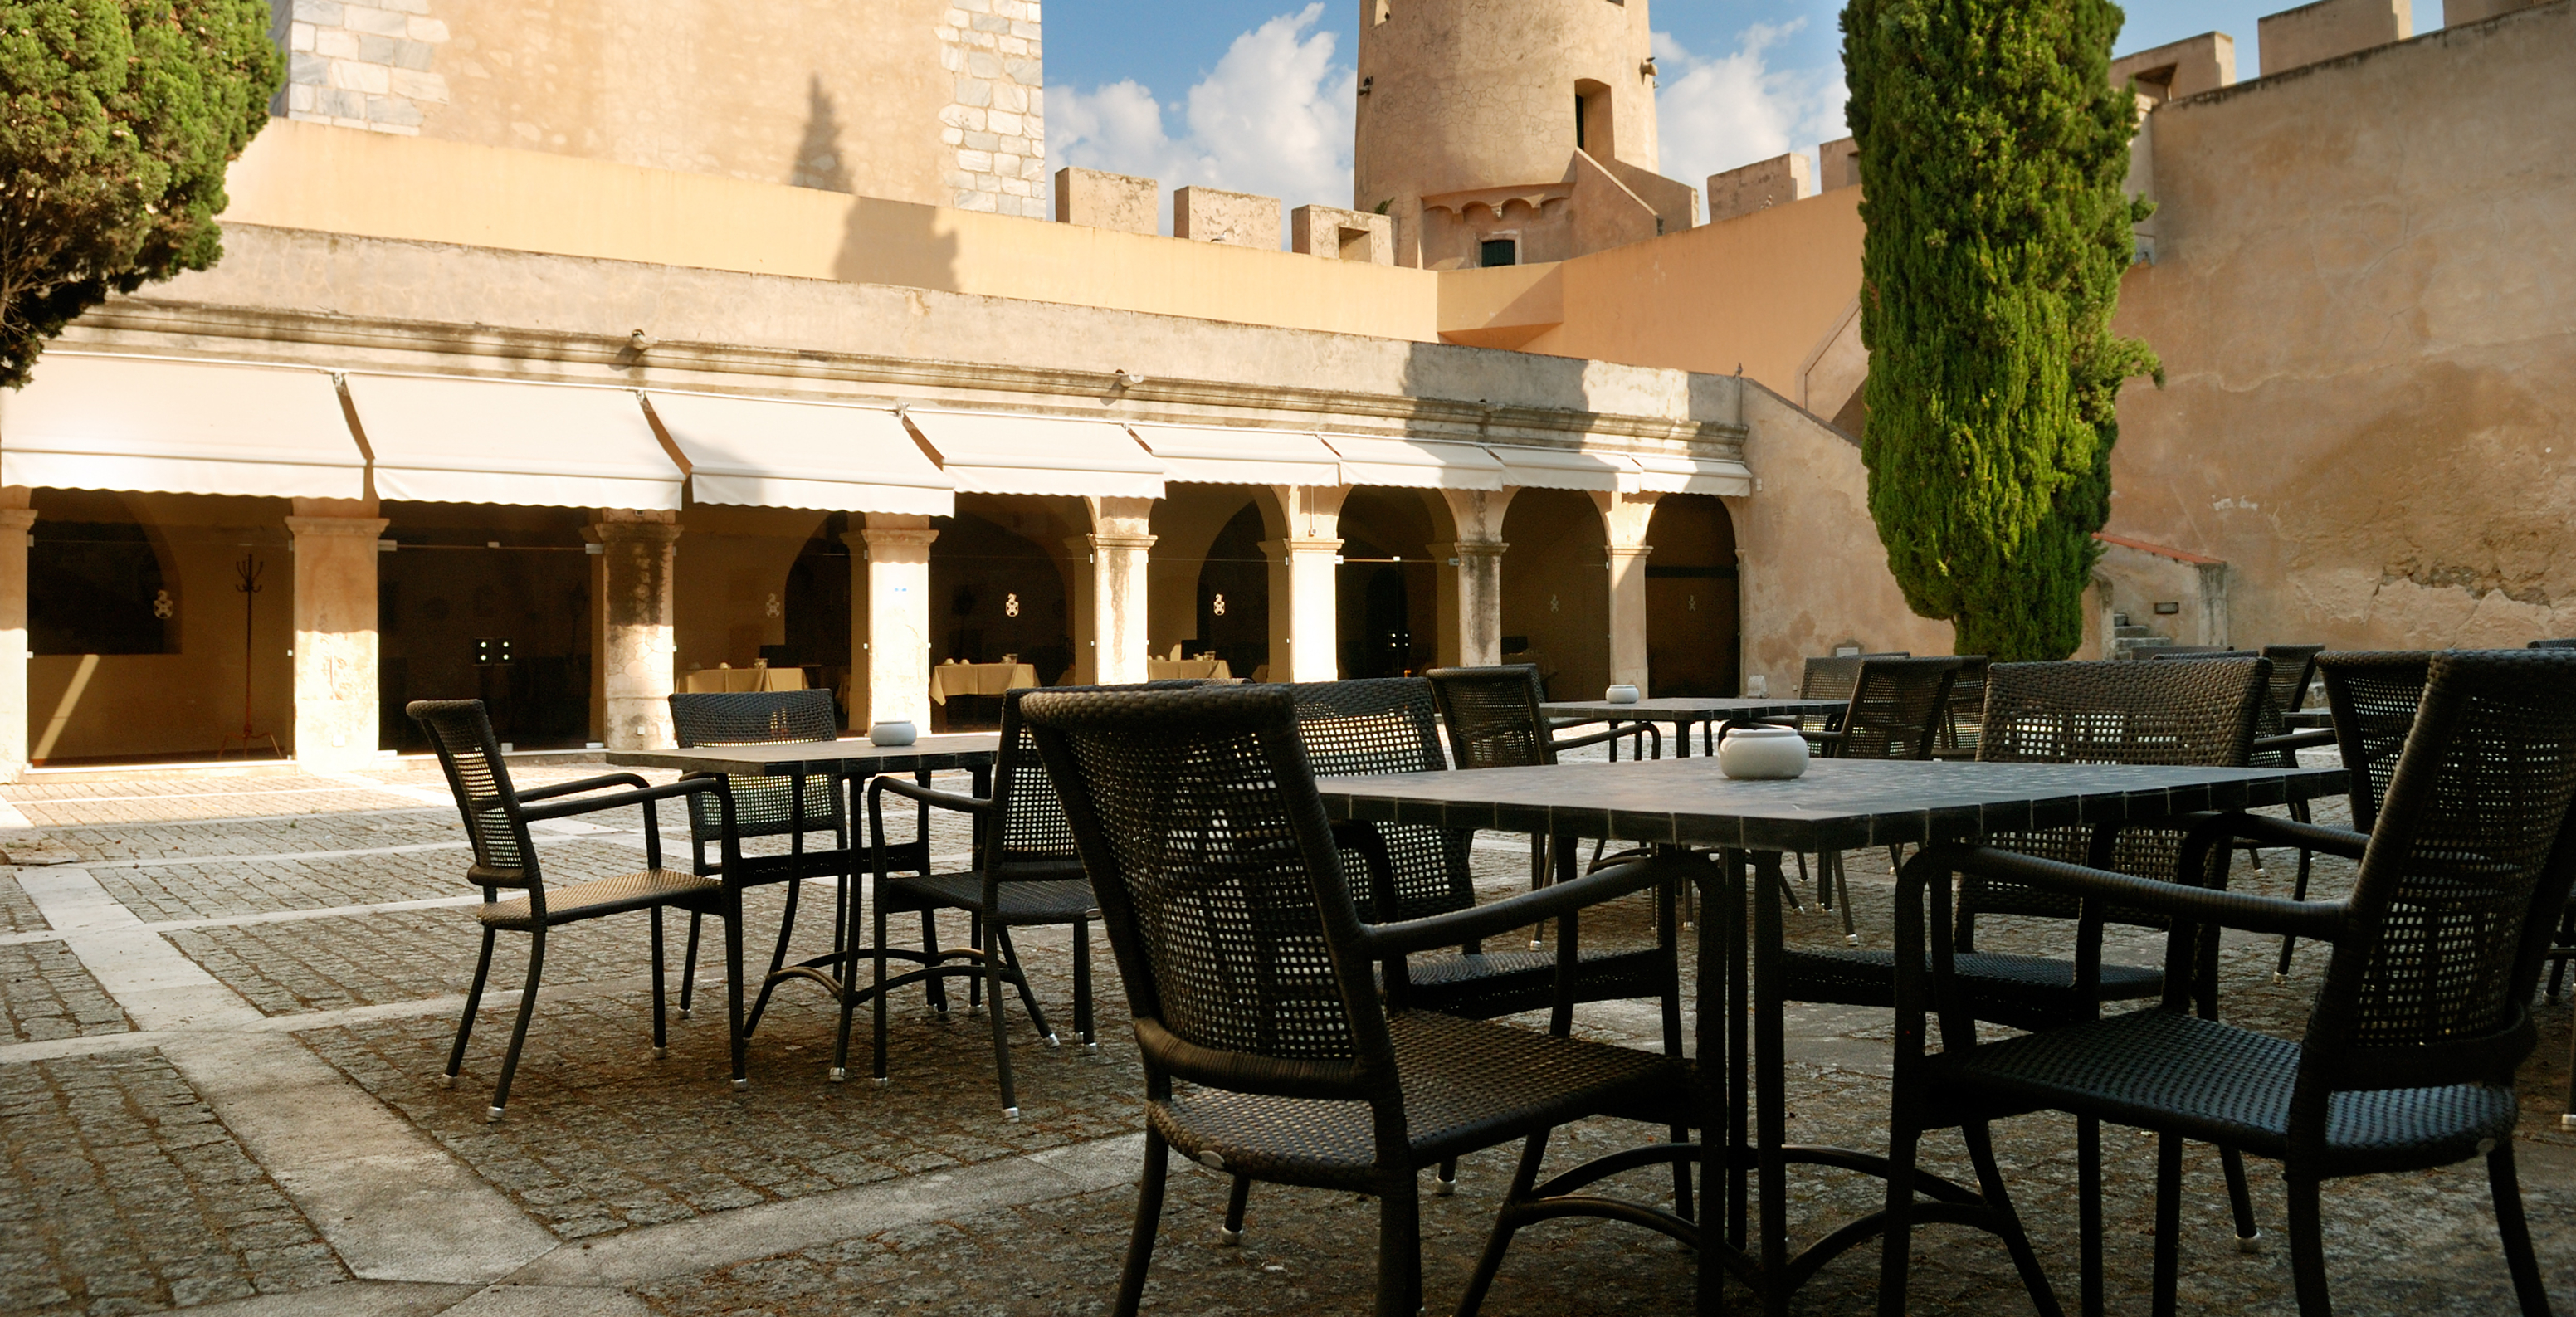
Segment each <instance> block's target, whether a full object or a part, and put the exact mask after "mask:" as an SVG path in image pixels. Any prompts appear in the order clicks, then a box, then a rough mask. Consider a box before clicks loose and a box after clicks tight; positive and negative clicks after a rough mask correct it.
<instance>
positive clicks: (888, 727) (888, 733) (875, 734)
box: [868, 721, 921, 745]
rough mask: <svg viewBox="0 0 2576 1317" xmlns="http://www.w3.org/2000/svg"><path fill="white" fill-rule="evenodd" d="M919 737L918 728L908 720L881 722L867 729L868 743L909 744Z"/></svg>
mask: <svg viewBox="0 0 2576 1317" xmlns="http://www.w3.org/2000/svg"><path fill="white" fill-rule="evenodd" d="M920 739H921V731H920V729H918V728H916V727H914V726H913V725H912V724H911V723H910V722H909V721H895V722H882V723H878V724H877V725H876V726H874V727H871V728H869V729H868V744H870V745H910V744H912V743H913V742H915V741H917V740H920Z"/></svg>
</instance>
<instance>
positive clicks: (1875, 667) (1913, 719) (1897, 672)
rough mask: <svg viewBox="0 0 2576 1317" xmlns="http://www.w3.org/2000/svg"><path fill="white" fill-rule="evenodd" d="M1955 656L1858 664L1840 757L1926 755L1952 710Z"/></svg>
mask: <svg viewBox="0 0 2576 1317" xmlns="http://www.w3.org/2000/svg"><path fill="white" fill-rule="evenodd" d="M1959 663H1960V660H1958V659H1955V658H1874V659H1870V660H1868V661H1866V662H1864V663H1862V664H1861V666H1860V678H1859V680H1858V681H1856V682H1854V683H1853V685H1852V695H1851V703H1850V705H1849V706H1847V707H1846V708H1845V709H1844V710H1843V723H1842V740H1841V741H1839V742H1837V743H1835V749H1834V753H1835V754H1836V755H1837V756H1839V757H1841V758H1844V759H1928V758H1930V757H1931V755H1932V745H1933V742H1934V741H1935V740H1936V739H1937V738H1938V737H1939V736H1940V734H1941V728H1942V725H1943V722H1944V720H1945V717H1946V715H1947V714H1948V713H1949V709H1950V687H1951V684H1952V682H1953V681H1955V680H1956V678H1957V677H1958V673H1959Z"/></svg>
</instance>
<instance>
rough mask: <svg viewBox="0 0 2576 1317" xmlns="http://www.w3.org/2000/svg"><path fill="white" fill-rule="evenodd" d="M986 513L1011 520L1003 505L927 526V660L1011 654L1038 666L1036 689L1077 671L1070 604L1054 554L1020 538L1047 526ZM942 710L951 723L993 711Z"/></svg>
mask: <svg viewBox="0 0 2576 1317" xmlns="http://www.w3.org/2000/svg"><path fill="white" fill-rule="evenodd" d="M965 501H966V500H965V499H962V498H961V499H959V500H958V502H959V503H960V504H961V505H962V504H963V503H965ZM997 502H998V500H997ZM988 511H989V512H994V513H998V514H1000V515H1002V516H1004V517H1009V516H1011V509H1009V508H1008V507H994V508H989V509H978V510H977V511H972V512H970V511H968V510H966V508H964V507H963V506H960V507H959V508H958V510H957V514H956V515H955V516H953V517H948V518H940V519H935V520H934V521H933V523H932V524H933V525H935V526H936V527H937V528H938V530H939V538H938V539H937V540H935V541H933V542H932V543H931V546H930V661H931V662H932V663H934V664H937V663H945V662H948V661H949V660H951V659H954V660H956V661H958V662H960V663H993V662H1000V661H1002V659H1003V658H1004V657H1005V656H1008V655H1014V654H1016V655H1018V656H1019V661H1020V662H1022V663H1026V664H1028V665H1030V666H1031V667H1033V668H1035V669H1037V678H1038V682H1039V683H1040V684H1041V685H1048V686H1052V685H1057V684H1060V683H1061V682H1063V681H1064V680H1065V678H1066V675H1067V674H1068V673H1069V672H1071V671H1072V669H1073V666H1074V664H1073V657H1074V655H1073V609H1072V607H1071V599H1070V596H1069V594H1068V592H1067V590H1066V588H1065V579H1064V572H1063V568H1062V567H1061V566H1060V564H1059V562H1058V559H1057V556H1056V555H1055V554H1051V553H1049V552H1047V550H1046V549H1045V547H1044V546H1043V545H1041V544H1040V543H1038V541H1037V540H1035V539H1032V538H1031V537H1030V536H1029V535H1027V534H1024V533H1022V532H1023V530H1026V529H1037V530H1039V531H1040V533H1044V530H1046V529H1051V527H1046V526H1030V525H1026V524H1023V525H1021V526H1020V527H1019V528H1016V529H1015V528H1014V527H1012V526H1005V525H1004V524H1002V522H1001V521H999V520H996V519H994V518H993V517H988V516H986V515H984V513H985V512H988ZM1013 520H1014V521H1017V522H1023V523H1025V522H1026V521H1027V520H1028V519H1027V518H1013ZM1039 520H1041V521H1044V520H1047V519H1045V518H1040V519H1039ZM952 703H954V701H952ZM984 703H986V704H987V705H990V704H992V702H991V701H985V702H984ZM946 712H947V716H948V722H949V725H951V726H960V725H968V724H976V723H985V724H989V723H990V722H991V721H992V719H993V717H994V716H995V715H996V713H997V707H983V708H970V709H954V708H952V709H949V710H947V711H946Z"/></svg>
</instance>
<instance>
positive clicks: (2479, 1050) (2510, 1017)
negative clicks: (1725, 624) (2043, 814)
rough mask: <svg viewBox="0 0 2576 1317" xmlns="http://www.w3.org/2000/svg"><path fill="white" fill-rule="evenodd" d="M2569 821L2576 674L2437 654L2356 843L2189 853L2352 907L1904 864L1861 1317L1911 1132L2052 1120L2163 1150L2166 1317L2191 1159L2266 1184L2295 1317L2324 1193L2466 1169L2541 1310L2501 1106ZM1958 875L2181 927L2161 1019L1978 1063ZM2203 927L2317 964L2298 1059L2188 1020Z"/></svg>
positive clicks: (1947, 860) (2240, 1034)
mask: <svg viewBox="0 0 2576 1317" xmlns="http://www.w3.org/2000/svg"><path fill="white" fill-rule="evenodd" d="M2332 671H2333V669H2332V668H2331V667H2329V669H2328V672H2329V680H2330V681H2331V673H2332ZM2331 689H2332V688H2331V686H2330V687H2329V690H2331ZM2571 800H2576V655H2566V654H2537V653H2531V652H2528V651H2519V650H2515V651H2491V652H2486V653H2450V654H2441V655H2436V656H2434V658H2433V659H2432V663H2431V672H2430V677H2429V680H2428V682H2427V685H2426V687H2425V690H2424V699H2423V707H2422V711H2421V714H2420V715H2419V716H2418V717H2417V719H2416V720H2415V725H2414V730H2413V732H2412V734H2411V735H2410V736H2409V738H2408V740H2407V743H2406V749H2405V751H2404V754H2403V755H2402V756H2401V758H2400V759H2399V761H2398V766H2397V768H2396V771H2395V773H2394V775H2393V776H2392V777H2391V778H2390V779H2389V784H2388V789H2387V794H2386V796H2385V797H2384V800H2383V808H2382V809H2381V811H2380V814H2379V817H2378V819H2377V827H2376V829H2375V830H2374V831H2373V832H2372V833H2370V834H2368V835H2364V834H2362V833H2358V832H2350V831H2345V830H2342V829H2335V828H2321V827H2316V826H2313V825H2307V824H2299V823H2293V822H2290V821H2287V820H2283V819H2277V818H2268V817H2264V816H2261V815H2251V814H2233V815H2220V816H2210V818H2209V820H2208V821H2207V823H2206V824H2205V825H2204V830H2203V831H2201V832H2199V833H2197V834H2196V835H2195V837H2194V839H2193V840H2194V844H2195V845H2196V846H2200V847H2211V846H2213V844H2214V843H2216V842H2219V841H2222V840H2223V839H2224V838H2225V837H2226V836H2228V835H2230V834H2233V835H2241V836H2252V837H2257V838H2260V839H2263V840H2267V841H2270V842H2273V843H2274V844H2288V845H2306V846H2311V847H2314V848H2316V849H2318V850H2321V851H2325V852H2327V853H2329V854H2337V855H2342V856H2345V857H2347V858H2351V859H2355V860H2358V861H2359V862H2360V865H2361V869H2360V874H2359V877H2358V879H2357V880H2356V882H2355V884H2354V888H2353V893H2352V896H2351V897H2350V898H2349V899H2348V900H2343V901H2322V902H2299V901H2285V900H2281V899H2279V898H2275V897H2264V896H2253V895H2243V894H2237V893H2229V892H2218V891H2208V890H2199V889H2194V888H2191V887H2186V886H2181V885H2177V884H2169V883H2158V882H2152V881H2146V880H2142V879H2140V878H2136V877H2132V876H2129V875H2126V874H2120V873H2112V872H2107V871H2104V870H2101V869H2099V868H2093V867H2087V866H2082V865H2075V864H2067V863H2062V862H2056V861H2050V860H2041V859H2036V858H2032V857H2029V856H2021V855H2013V854H2009V853H2006V852H2003V851H1998V850H1992V849H1982V848H1979V849H1971V848H1942V849H1938V850H1933V851H1928V852H1926V853H1925V854H1924V855H1922V856H1920V857H1918V859H1917V860H1916V862H1915V863H1914V864H1912V865H1909V866H1908V867H1907V870H1906V873H1905V876H1904V879H1903V882H1902V884H1901V887H1900V896H1899V912H1900V918H1899V925H1898V926H1899V937H1900V941H1899V944H1898V955H1897V963H1898V965H1899V966H1900V967H1901V977H1900V982H1899V985H1898V997H1899V1003H1900V1004H1899V1007H1898V1018H1897V1038H1898V1040H1899V1045H1898V1048H1897V1053H1896V1056H1897V1102H1896V1106H1895V1109H1894V1112H1893V1121H1892V1126H1893V1129H1892V1133H1893V1140H1892V1146H1891V1149H1890V1153H1891V1158H1890V1160H1891V1163H1892V1172H1893V1173H1892V1174H1891V1175H1890V1177H1889V1180H1888V1188H1887V1193H1888V1198H1887V1210H1888V1231H1887V1239H1886V1253H1885V1258H1884V1267H1883V1272H1882V1276H1881V1279H1880V1288H1879V1303H1880V1311H1881V1312H1882V1313H1887V1314H1897V1313H1902V1312H1903V1311H1904V1302H1905V1283H1906V1265H1907V1253H1908V1249H1907V1233H1908V1219H1909V1216H1910V1214H1911V1213H1912V1211H1913V1203H1912V1198H1913V1194H1912V1174H1911V1170H1912V1166H1913V1163H1914V1158H1915V1147H1916V1141H1917V1139H1918V1138H1919V1136H1920V1134H1921V1133H1922V1132H1923V1131H1925V1130H1927V1129H1938V1128H1946V1127H1950V1126H1960V1127H1962V1128H1964V1129H1965V1130H1966V1131H1967V1132H1968V1134H1969V1136H1970V1138H1971V1140H1972V1142H1982V1141H1983V1140H1984V1138H1985V1130H1986V1125H1987V1122H1989V1121H1990V1120H1993V1119H1998V1118H2002V1117H2006V1116H2010V1115H2016V1114H2019V1113H2022V1112H2027V1111H2033V1110H2060V1111H2067V1112H2071V1113H2074V1114H2075V1115H2077V1116H2078V1117H2079V1118H2080V1119H2083V1120H2087V1121H2093V1120H2109V1121H2115V1122H2117V1123H2119V1124H2123V1125H2130V1126H2135V1127H2139V1128H2144V1129H2151V1130H2154V1131H2156V1132H2157V1134H2158V1135H2159V1136H2160V1137H2159V1144H2158V1149H2157V1154H2158V1155H2157V1166H2156V1222H2155V1240H2156V1262H2155V1286H2154V1299H2155V1310H2156V1311H2157V1312H2158V1313H2160V1314H2161V1313H2170V1312H2172V1311H2173V1310H2174V1299H2175V1294H2174V1291H2175V1283H2176V1276H2177V1271H2178V1261H2177V1254H2176V1245H2177V1236H2178V1235H2179V1233H2180V1205H2179V1202H2178V1188H2179V1180H2180V1176H2181V1171H2182V1147H2181V1141H2182V1140H2183V1139H2186V1138H2189V1139H2199V1140H2203V1141H2206V1142H2210V1143H2215V1144H2217V1145H2219V1146H2220V1147H2221V1148H2224V1149H2227V1150H2230V1151H2233V1152H2239V1153H2250V1154H2252V1155H2255V1156H2258V1157H2264V1158H2269V1159H2272V1160H2275V1161H2278V1162H2280V1163H2282V1167H2283V1170H2284V1171H2285V1172H2286V1173H2287V1178H2288V1181H2289V1209H2290V1265H2291V1272H2292V1275H2293V1276H2294V1277H2295V1279H2296V1281H2297V1286H2298V1294H2299V1306H2300V1309H2301V1311H2303V1312H2307V1313H2311V1314H2323V1313H2326V1312H2328V1311H2330V1304H2329V1300H2328V1297H2327V1275H2326V1263H2325V1246H2324V1241H2323V1235H2322V1229H2321V1226H2320V1222H2319V1219H2318V1213H2319V1206H2320V1202H2319V1200H2320V1189H2321V1186H2322V1185H2323V1183H2324V1181H2326V1180H2328V1179H2333V1178H2337V1177H2342V1176H2352V1175H2377V1174H2386V1173H2390V1172H2399V1171H2410V1170H2422V1169H2429V1168H2432V1167H2438V1166H2448V1165H2452V1164H2455V1163H2458V1162H2462V1161H2467V1160H2470V1159H2472V1158H2478V1157H2483V1158H2484V1159H2485V1161H2486V1164H2487V1175H2488V1181H2489V1184H2490V1187H2491V1189H2492V1191H2493V1194H2494V1199H2495V1211H2496V1222H2497V1226H2498V1229H2499V1232H2500V1233H2501V1235H2502V1237H2503V1243H2504V1253H2505V1258H2506V1261H2507V1265H2508V1267H2509V1269H2510V1271H2511V1274H2512V1277H2513V1282H2514V1289H2515V1292H2516V1294H2517V1296H2518V1297H2519V1299H2520V1302H2521V1307H2522V1310H2523V1312H2525V1313H2528V1314H2536V1313H2545V1312H2547V1311H2548V1310H2549V1307H2548V1302H2549V1301H2548V1296H2547V1294H2546V1293H2545V1291H2544V1288H2543V1285H2542V1281H2541V1275H2540V1268H2539V1265H2538V1262H2537V1260H2536V1259H2535V1258H2534V1256H2533V1253H2532V1246H2531V1239H2530V1235H2529V1232H2528V1230H2527V1229H2526V1228H2525V1225H2524V1221H2523V1212H2522V1196H2521V1191H2520V1188H2519V1186H2518V1183H2517V1180H2516V1176H2515V1171H2514V1158H2513V1135H2514V1124H2515V1119H2516V1115H2517V1111H2518V1107H2517V1103H2516V1100H2515V1097H2514V1092H2513V1083H2514V1072H2515V1070H2516V1068H2517V1067H2518V1066H2519V1065H2520V1064H2521V1062H2522V1061H2523V1060H2524V1058H2526V1057H2528V1056H2529V1055H2530V1054H2531V1050H2532V1048H2533V1046H2535V1044H2536V1041H2537V1038H2536V1031H2535V1028H2534V1026H2533V1023H2532V1019H2531V1013H2530V999H2531V994H2532V989H2533V986H2534V983H2535V981H2536V980H2537V979H2538V977H2539V973H2540V961H2541V956H2542V954H2543V951H2544V949H2545V947H2546V945H2547V939H2548V931H2549V924H2550V922H2551V921H2552V920H2553V919H2554V918H2555V917H2556V916H2557V914H2558V912H2559V911H2560V910H2561V909H2562V908H2563V907H2564V906H2565V905H2566V902H2567V899H2568V892H2569V888H2570V886H2571V884H2576V827H2571V826H2570V812H2569V804H2570V802H2571ZM1954 873H1956V874H1963V875H1967V876H1968V877H1969V880H1970V881H1972V882H1973V881H1976V880H1978V879H1980V878H1982V879H1984V880H1986V881H2005V882H2010V883H2013V884H2015V885H2017V886H2021V887H2023V888H2026V889H2028V890H2032V891H2039V892H2047V893H2050V894H2052V895H2053V896H2055V897H2056V898H2057V899H2059V900H2061V901H2064V902H2067V903H2069V904H2072V905H2077V906H2080V907H2082V908H2083V909H2084V910H2085V911H2086V913H2087V915H2088V917H2097V918H2098V917H2101V915H2102V914H2103V913H2104V912H2105V911H2107V910H2113V909H2134V910H2141V911H2153V912H2155V913H2157V914H2159V915H2160V916H2162V917H2163V918H2164V919H2166V920H2167V921H2168V923H2169V926H2170V927H2172V928H2173V929H2174V932H2173V933H2172V934H2171V935H2169V937H2168V939H2167V942H2168V951H2167V956H2166V964H2167V966H2168V977H2167V986H2166V989H2165V993H2164V999H2163V1002H2162V1004H2161V1005H2160V1006H2159V1007H2157V1008H2154V1009H2149V1010H2144V1011H2136V1012H2132V1013H2128V1014H2122V1015H2115V1016H2110V1017H2107V1018H2102V1019H2095V1020H2091V1021H2088V1022H2084V1023H2079V1024H2073V1025H2069V1026H2066V1027H2061V1028H2056V1029H2049V1030H2045V1031H2042V1032H2038V1033H2033V1034H2028V1035H2025V1036H2022V1037H2018V1038H2010V1039H2005V1040H2002V1041H1999V1042H1983V1041H1980V1040H1979V1039H1978V1038H1977V1037H1976V1027H1975V1025H1974V1023H1973V1022H1972V1020H1971V1018H1970V1016H1971V1014H1972V1012H1971V1010H1970V1009H1969V1008H1968V1005H1967V1000H1966V996H1965V994H1964V993H1963V992H1962V991H1961V988H1962V987H1964V985H1963V984H1962V983H1961V982H1960V981H1959V979H1958V977H1957V974H1956V972H1955V966H1956V956H1957V953H1956V951H1955V948H1954V947H1953V945H1952V939H1951V938H1950V936H1949V933H1948V929H1947V927H1946V925H1947V922H1948V921H1947V919H1946V917H1945V916H1946V914H1947V912H1946V911H1945V910H1944V909H1943V907H1944V906H1946V905H1947V904H1948V896H1949V890H1950V884H1951V876H1952V875H1953V874H1954ZM2218 928H2234V929H2243V930H2249V931H2255V932H2268V933H2298V934H2300V935H2301V936H2304V937H2309V938H2314V939H2317V940H2320V941H2324V942H2329V943H2332V944H2333V947H2334V956H2333V961H2332V964H2331V965H2330V967H2329V968H2328V969H2327V971H2326V976H2325V983H2324V986H2323V987H2322V988H2321V989H2320V990H2319V991H2318V994H2317V998H2316V1004H2315V1006H2314V1008H2313V1011H2312V1013H2311V1014H2310V1016H2309V1019H2308V1027H2307V1031H2306V1035H2305V1037H2304V1038H2303V1039H2302V1040H2300V1041H2296V1042H2294V1041H2291V1040H2288V1039H2284V1038H2276V1037H2272V1036H2270V1035H2267V1034H2262V1033H2257V1032H2254V1031H2251V1030H2247V1029H2241V1028H2236V1027H2233V1026H2230V1025H2226V1024H2221V1023H2219V1022H2218V1021H2216V1020H2214V1019H2210V1018H2207V1017H2206V1015H2205V1013H2195V1012H2194V1011H2193V1010H2192V1003H2191V1001H2190V999H2189V998H2190V995H2191V994H2190V992H2189V990H2188V988H2187V987H2186V984H2185V982H2184V979H2185V975H2186V972H2187V970H2188V968H2189V967H2190V966H2191V965H2192V964H2193V962H2194V961H2195V960H2197V959H2199V958H2200V957H2202V956H2204V955H2206V954H2207V953H2208V948H2209V947H2211V946H2212V945H2214V944H2215V941H2216V936H2215V930H2216V929H2218ZM1927 936H1928V938H1929V946H1928V947H1927V945H1926V938H1927ZM1935 1007H1937V1009H1938V1011H1939V1014H1940V1018H1941V1047H1942V1050H1941V1051H1940V1053H1939V1054H1937V1055H1926V1054H1925V1053H1924V1051H1923V1043H1924V1016H1925V1014H1926V1012H1927V1011H1928V1010H1930V1009H1933V1008H1935ZM1996 1188H1997V1190H1998V1192H1999V1190H2000V1182H1999V1179H1998V1183H1997V1186H1996ZM2081 1192H2082V1194H2083V1197H2084V1200H2085V1210H2086V1217H2087V1221H2086V1225H2087V1227H2088V1229H2087V1231H2086V1237H2087V1239H2088V1241H2089V1240H2091V1239H2092V1238H2093V1237H2094V1232H2093V1231H2091V1230H2090V1229H2089V1227H2090V1226H2092V1225H2093V1224H2095V1223H2096V1222H2098V1220H2099V1215H2100V1206H2099V1200H2100V1186H2099V1183H2098V1181H2090V1180H2088V1182H2087V1183H2086V1184H2084V1185H2083V1186H2082V1190H2081ZM2004 1210H2006V1211H2007V1212H2009V1210H2010V1209H2009V1207H2008V1206H2007V1207H2006V1208H2005V1209H2004ZM2084 1255H2085V1256H2084V1264H2085V1268H2086V1290H2087V1293H2088V1295H2090V1294H2094V1293H2098V1276H2099V1268H2100V1253H2099V1250H2098V1247H2095V1246H2088V1247H2087V1248H2086V1249H2085V1250H2084Z"/></svg>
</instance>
